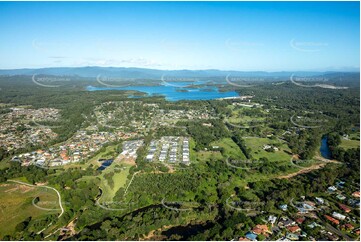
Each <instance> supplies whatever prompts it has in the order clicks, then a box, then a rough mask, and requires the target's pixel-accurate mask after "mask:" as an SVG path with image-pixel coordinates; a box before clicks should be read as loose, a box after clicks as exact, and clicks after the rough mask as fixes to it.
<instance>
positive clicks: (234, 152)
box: [211, 138, 246, 159]
mask: <svg viewBox="0 0 361 242" xmlns="http://www.w3.org/2000/svg"><path fill="white" fill-rule="evenodd" d="M211 146H219V147H221V148H223V150H224V151H223V152H224V156H226V157H230V158H233V159H237V158H238V159H245V158H246V156H245V155H244V154H243V152H242V150H241V149H240V148H239V147H238V145H237V144H236V143H234V141H233V140H232V139H231V138H224V139H221V140H218V141H215V142H212V143H211Z"/></svg>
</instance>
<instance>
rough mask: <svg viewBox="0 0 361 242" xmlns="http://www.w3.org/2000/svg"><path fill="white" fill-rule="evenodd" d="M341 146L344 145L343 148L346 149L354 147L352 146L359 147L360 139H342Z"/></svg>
mask: <svg viewBox="0 0 361 242" xmlns="http://www.w3.org/2000/svg"><path fill="white" fill-rule="evenodd" d="M340 147H342V148H344V149H346V150H347V149H352V148H358V147H360V141H359V140H347V139H342V140H341V144H340Z"/></svg>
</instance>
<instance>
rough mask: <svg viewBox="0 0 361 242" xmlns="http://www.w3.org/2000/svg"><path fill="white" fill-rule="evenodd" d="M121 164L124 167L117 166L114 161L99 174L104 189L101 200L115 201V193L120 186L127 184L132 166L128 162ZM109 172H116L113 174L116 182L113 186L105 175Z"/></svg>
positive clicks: (101, 186)
mask: <svg viewBox="0 0 361 242" xmlns="http://www.w3.org/2000/svg"><path fill="white" fill-rule="evenodd" d="M121 166H122V167H123V168H119V167H118V166H116V164H115V162H113V163H112V164H111V165H110V166H109V167H107V168H106V169H105V170H104V171H103V172H102V174H101V175H99V178H100V179H101V182H100V188H101V189H102V191H103V193H102V197H101V200H100V201H99V202H111V201H113V197H114V196H115V193H116V192H117V191H118V190H119V188H121V187H124V186H125V184H126V181H127V176H128V174H129V169H130V167H131V166H130V165H126V164H122V165H121ZM109 173H114V175H113V176H112V180H113V183H114V185H113V186H110V185H109V184H108V181H107V179H106V178H105V177H104V176H105V175H106V174H109Z"/></svg>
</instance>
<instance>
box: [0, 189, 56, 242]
mask: <svg viewBox="0 0 361 242" xmlns="http://www.w3.org/2000/svg"><path fill="white" fill-rule="evenodd" d="M36 197H39V198H40V200H39V202H38V203H37V205H38V206H39V207H42V208H47V209H58V208H59V204H58V196H57V195H56V193H55V191H53V190H50V189H46V188H40V187H28V186H25V185H20V184H15V183H12V182H6V183H1V184H0V214H1V215H0V239H1V238H2V237H3V236H4V235H7V234H8V235H11V234H13V233H14V230H15V227H16V225H17V224H19V223H20V222H22V221H24V220H25V219H26V218H28V217H32V220H36V219H37V218H41V217H43V216H45V215H48V214H58V213H59V212H60V210H59V211H56V210H55V211H45V210H41V209H39V208H36V207H35V206H34V205H33V204H32V200H33V199H34V198H36ZM36 232H37V231H36Z"/></svg>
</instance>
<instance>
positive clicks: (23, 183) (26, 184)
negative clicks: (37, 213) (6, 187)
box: [7, 180, 64, 218]
mask: <svg viewBox="0 0 361 242" xmlns="http://www.w3.org/2000/svg"><path fill="white" fill-rule="evenodd" d="M7 181H9V182H15V183H18V184H22V185H25V186H30V187H45V188H48V189H52V190H54V191H55V192H56V194H58V198H59V206H60V209H61V213H60V214H59V216H58V218H60V217H61V216H62V215H63V213H64V208H63V204H62V202H61V195H60V193H59V191H58V190H56V189H55V188H54V187H49V186H35V185H32V184H29V183H26V182H21V181H16V180H7Z"/></svg>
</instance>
